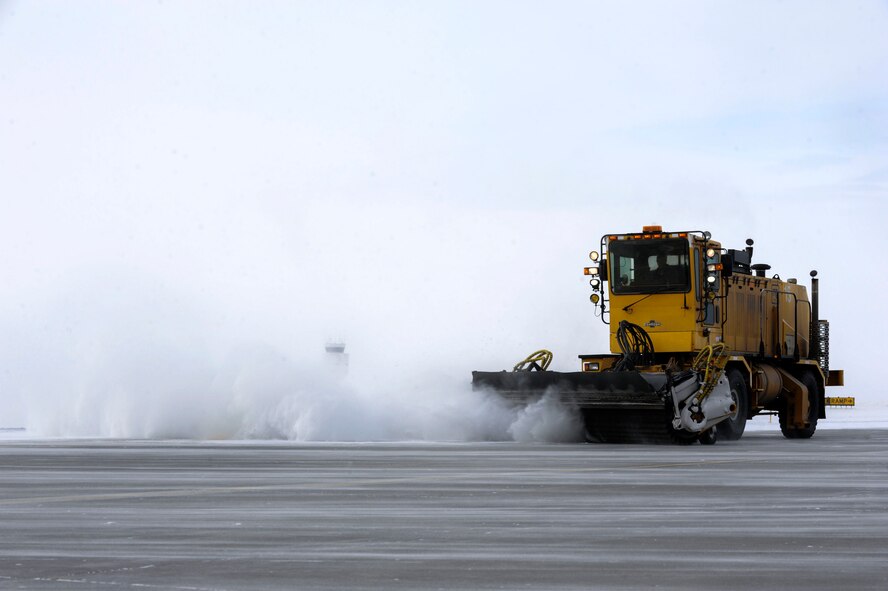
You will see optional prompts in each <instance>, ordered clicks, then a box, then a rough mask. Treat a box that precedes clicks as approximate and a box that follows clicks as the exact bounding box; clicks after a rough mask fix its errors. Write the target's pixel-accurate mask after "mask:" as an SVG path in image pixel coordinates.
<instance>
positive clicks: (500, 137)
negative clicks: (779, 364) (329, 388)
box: [0, 0, 888, 426]
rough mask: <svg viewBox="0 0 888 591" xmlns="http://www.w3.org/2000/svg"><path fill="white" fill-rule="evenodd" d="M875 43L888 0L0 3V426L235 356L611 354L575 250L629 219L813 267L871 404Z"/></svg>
mask: <svg viewBox="0 0 888 591" xmlns="http://www.w3.org/2000/svg"><path fill="white" fill-rule="evenodd" d="M886 31H888V6H886V4H885V3H884V2H810V1H804V2H780V3H776V2H735V3H730V2H718V3H716V2H693V1H691V2H669V3H664V2H638V3H624V2H613V3H604V2H594V3H593V2H546V3H541V2H514V1H510V2H457V1H450V2H395V1H387V2H369V1H361V2H330V1H324V2H280V3H275V2H262V3H243V2H196V1H194V2H176V1H163V2H141V3H139V2H88V1H82V2H9V1H8V0H7V1H2V0H0V274H2V277H3V278H4V282H3V283H4V288H3V290H2V291H0V329H2V334H0V351H2V352H3V353H4V362H3V365H4V366H5V367H4V368H3V370H2V372H0V387H2V390H3V392H2V394H0V415H5V416H7V417H14V419H10V420H12V421H13V422H15V421H18V422H22V421H26V420H27V419H26V418H25V410H24V409H25V407H26V406H27V403H26V401H25V399H26V398H33V397H35V396H36V397H40V396H43V395H44V393H45V392H46V391H47V390H53V391H54V394H53V395H58V391H59V390H64V389H65V384H70V383H72V381H78V380H79V381H80V385H79V386H78V387H79V388H85V387H89V386H88V384H89V383H90V380H94V379H96V378H95V375H92V374H90V375H86V377H84V372H86V374H89V373H90V372H93V374H101V373H102V372H103V371H106V370H107V369H108V367H109V366H118V365H119V364H120V363H126V364H129V365H131V366H138V365H139V362H140V360H143V359H152V360H153V361H151V363H155V366H154V367H160V368H166V369H165V370H158V371H163V373H165V374H166V375H167V377H166V378H165V379H166V381H164V382H163V384H166V385H168V384H170V383H177V382H176V377H175V375H172V377H170V375H169V374H170V373H171V372H170V371H169V368H170V367H174V366H175V367H179V366H193V365H202V366H206V367H208V368H212V367H213V366H214V363H216V362H217V360H218V359H222V358H225V357H226V356H227V355H231V351H232V350H238V347H241V346H243V344H244V343H248V344H249V345H250V346H251V347H266V348H268V349H270V350H274V351H276V352H278V353H279V354H280V355H281V356H285V357H288V358H294V359H303V360H307V361H306V362H308V363H314V362H315V361H316V358H317V357H319V356H320V351H322V346H323V344H324V342H325V341H326V340H328V339H331V338H336V339H343V340H345V341H346V342H347V343H348V345H349V352H350V353H351V355H352V371H353V373H354V374H356V375H359V376H360V375H365V376H367V379H373V380H377V381H378V380H383V379H385V377H384V376H386V375H387V374H390V375H392V376H398V379H402V378H403V377H404V376H406V375H410V376H414V378H415V379H416V380H421V379H422V378H423V377H426V378H429V377H430V376H446V377H442V378H441V379H450V378H451V377H453V376H456V377H457V378H458V379H464V380H466V381H467V380H468V379H469V372H470V371H471V370H472V369H500V368H504V367H507V366H511V365H512V364H514V363H515V362H516V361H517V360H518V359H520V358H521V357H523V356H524V355H525V354H527V353H529V352H530V351H533V350H535V349H537V348H541V347H547V348H550V349H552V350H553V351H555V353H556V367H557V368H558V369H563V370H565V369H566V370H571V369H574V368H575V367H576V355H577V354H579V353H590V352H600V351H603V350H605V349H606V347H607V330H606V327H605V326H604V325H603V324H602V323H601V322H600V321H599V320H597V319H596V318H594V317H593V315H592V307H591V305H590V304H589V303H588V300H587V298H588V295H589V290H588V285H587V284H586V282H585V280H584V279H583V276H582V274H581V272H582V271H581V269H582V267H583V266H584V264H585V263H586V260H587V259H586V254H587V253H588V251H589V250H590V249H592V248H595V247H597V245H598V241H599V238H600V236H601V235H602V234H605V233H609V232H625V231H633V230H638V229H640V227H641V226H642V225H645V224H651V223H658V224H662V225H664V226H666V227H667V228H669V229H675V230H679V229H708V230H709V231H711V232H712V234H713V236H714V237H715V238H716V239H719V240H721V241H722V242H723V243H724V244H725V245H726V246H727V247H734V248H740V247H742V246H743V241H744V240H745V239H746V238H748V237H753V238H755V239H756V244H757V247H756V259H757V260H758V261H759V262H768V263H771V264H772V265H773V267H774V269H773V271H774V272H777V273H780V274H781V276H783V277H798V278H800V279H801V280H804V281H805V282H807V277H808V271H810V270H811V269H813V268H816V269H818V270H819V271H820V276H821V277H822V280H823V283H822V290H823V302H822V304H821V314H822V316H824V317H826V318H828V319H830V320H831V322H832V332H833V335H834V344H833V358H834V363H833V366H834V367H843V368H844V369H845V370H846V372H847V376H846V379H847V383H848V385H849V388H847V390H848V391H847V393H848V394H849V395H855V396H857V397H858V399H859V400H860V399H865V398H867V397H872V398H873V399H876V400H879V401H880V404H882V405H883V406H884V405H888V394H886V393H885V391H884V387H883V386H882V384H881V379H880V376H878V375H877V372H874V371H872V364H873V363H877V362H879V361H880V360H881V359H884V358H885V355H886V353H888V348H886V346H885V344H884V342H883V340H882V339H880V338H878V335H883V334H886V333H888V320H886V314H885V312H884V309H883V307H882V306H881V301H882V300H883V299H884V295H883V293H884V290H885V289H886V288H888V282H886V280H885V278H884V273H883V272H882V266H883V265H881V262H882V258H883V252H884V251H885V247H886V239H885V231H884V227H883V226H884V224H885V223H886V221H888V216H886V201H885V199H886V197H888V75H886V73H888V35H886V34H885V32H886ZM276 354H277V353H276ZM158 357H161V358H163V359H164V360H165V361H158V360H157V359H158ZM171 358H172V360H171ZM146 363H148V362H146ZM149 365H150V364H149ZM84 366H88V367H90V368H92V369H90V370H88V371H87V370H84V369H83V367H84ZM207 371H208V372H210V373H211V369H208V370H207ZM148 373H149V374H150V373H151V371H148ZM172 374H175V372H172ZM128 375H129V374H128ZM192 377H193V376H192ZM457 378H454V379H457ZM126 379H135V378H132V377H130V378H126ZM139 379H146V380H149V381H150V380H151V379H154V378H151V377H147V378H146V377H143V378H139ZM124 381H125V380H124ZM197 381H198V382H199V380H197ZM186 382H187V383H190V382H188V381H187V380H186V381H185V382H182V383H186ZM182 383H179V384H178V387H180V389H181V388H185V386H182ZM84 384H86V385H84ZM163 384H160V385H159V386H158V387H164V385H163ZM195 387H199V386H195ZM3 424H10V423H9V421H8V420H5V419H3V418H2V417H0V426H2V425H3Z"/></svg>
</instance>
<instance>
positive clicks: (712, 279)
mask: <svg viewBox="0 0 888 591" xmlns="http://www.w3.org/2000/svg"><path fill="white" fill-rule="evenodd" d="M706 281H708V282H709V283H715V275H709V276H708V277H706Z"/></svg>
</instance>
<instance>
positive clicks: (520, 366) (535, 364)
mask: <svg viewBox="0 0 888 591" xmlns="http://www.w3.org/2000/svg"><path fill="white" fill-rule="evenodd" d="M550 363H552V352H551V351H547V350H546V349H540V350H539V351H535V352H534V353H531V354H530V355H528V356H527V357H526V358H525V359H524V361H519V362H518V363H516V364H515V367H514V368H512V371H531V370H534V369H536V370H537V371H546V369H548V367H549V364H550Z"/></svg>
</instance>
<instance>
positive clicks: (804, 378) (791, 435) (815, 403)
mask: <svg viewBox="0 0 888 591" xmlns="http://www.w3.org/2000/svg"><path fill="white" fill-rule="evenodd" d="M799 381H800V382H801V383H803V384H805V388H807V389H808V425H807V426H806V427H804V428H802V429H795V428H793V427H789V426H788V422H789V421H788V416H787V415H788V410H787V408H786V404H783V405H782V406H781V407H780V410H779V411H778V416H779V418H780V431H781V432H782V433H783V436H784V437H786V438H787V439H811V437H812V436H813V435H814V431H816V430H817V415H818V414H819V412H820V385H819V384H818V383H817V378H815V377H814V374H813V373H811V372H805V373H803V374H802V375H801V377H799Z"/></svg>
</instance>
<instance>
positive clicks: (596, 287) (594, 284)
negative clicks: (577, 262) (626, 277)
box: [589, 279, 601, 289]
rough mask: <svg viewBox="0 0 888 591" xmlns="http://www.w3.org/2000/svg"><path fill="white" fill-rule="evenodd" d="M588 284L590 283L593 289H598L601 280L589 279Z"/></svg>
mask: <svg viewBox="0 0 888 591" xmlns="http://www.w3.org/2000/svg"><path fill="white" fill-rule="evenodd" d="M589 285H591V286H592V287H594V288H595V289H598V286H599V285H601V281H599V280H598V279H590V280H589Z"/></svg>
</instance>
